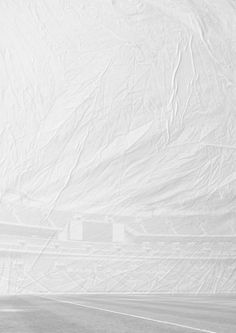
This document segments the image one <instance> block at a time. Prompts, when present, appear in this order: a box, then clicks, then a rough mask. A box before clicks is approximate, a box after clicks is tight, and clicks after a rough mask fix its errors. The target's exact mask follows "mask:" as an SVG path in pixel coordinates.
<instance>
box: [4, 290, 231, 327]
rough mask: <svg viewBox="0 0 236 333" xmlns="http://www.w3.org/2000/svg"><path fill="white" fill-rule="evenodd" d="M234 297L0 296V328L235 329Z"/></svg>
mask: <svg viewBox="0 0 236 333" xmlns="http://www.w3.org/2000/svg"><path fill="white" fill-rule="evenodd" d="M235 313H236V296H232V295H230V296H226V295H224V296H223V295H222V296H203V295H194V296H193V295H192V296H190V295H75V296H74V295H66V296H64V295H50V296H49V295H44V296H8V297H6V296H4V297H3V296H2V297H1V299H0V332H1V333H94V332H96V333H154V332H155V333H167V332H168V333H174V332H176V333H180V332H183V333H194V332H205V333H207V332H208V333H213V332H216V333H235V332H236V316H235Z"/></svg>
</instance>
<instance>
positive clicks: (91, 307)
mask: <svg viewBox="0 0 236 333" xmlns="http://www.w3.org/2000/svg"><path fill="white" fill-rule="evenodd" d="M39 297H40V298H45V299H49V300H51V301H56V302H58V303H66V304H72V305H76V306H80V307H83V308H87V309H93V310H99V311H105V312H110V313H114V314H119V315H122V316H127V317H133V318H138V319H142V320H147V321H152V322H155V323H159V324H163V325H168V326H175V327H181V328H186V329H188V330H191V331H195V332H203V333H217V332H215V331H209V330H205V329H202V328H196V327H192V326H187V325H182V324H178V323H174V322H171V321H165V320H158V319H153V318H149V317H142V316H138V315H134V314H130V313H125V312H119V311H113V310H108V309H104V308H99V307H95V306H90V305H85V304H81V303H74V302H70V301H64V300H60V299H57V298H51V297H47V296H39Z"/></svg>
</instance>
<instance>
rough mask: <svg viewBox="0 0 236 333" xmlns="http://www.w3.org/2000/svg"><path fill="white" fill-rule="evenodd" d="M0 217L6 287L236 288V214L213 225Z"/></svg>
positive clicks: (21, 214) (20, 214)
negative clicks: (214, 226)
mask: <svg viewBox="0 0 236 333" xmlns="http://www.w3.org/2000/svg"><path fill="white" fill-rule="evenodd" d="M0 217H1V222H0V234H1V236H0V237H1V243H0V253H1V280H0V291H1V293H3V294H5V293H8V294H19V293H24V294H28V293H37V294H38V293H188V292H191V293H205V294H206V293H207V294H210V293H212V294H215V293H234V292H236V284H235V281H236V271H235V260H236V232H235V228H236V226H235V223H234V220H233V219H229V221H228V222H227V223H225V222H224V224H223V225H222V228H220V226H219V223H218V224H217V228H212V224H213V222H212V223H209V222H207V223H198V222H194V223H188V222H187V221H185V222H183V221H179V223H177V222H176V221H175V222H174V223H171V222H168V221H163V222H160V221H158V220H156V219H154V218H150V219H147V218H146V219H144V218H143V219H133V218H130V217H125V216H123V217H117V216H114V217H111V216H109V217H107V216H98V215H90V216H89V215H87V216H82V215H78V214H68V213H63V212H60V211H57V212H53V214H51V216H50V218H49V217H47V216H46V215H45V214H42V213H41V212H40V211H39V210H36V209H30V210H28V209H27V210H24V209H22V208H21V209H17V208H16V209H15V210H14V213H13V212H10V211H7V210H2V211H1V215H0ZM220 231H221V233H220ZM222 231H223V232H222Z"/></svg>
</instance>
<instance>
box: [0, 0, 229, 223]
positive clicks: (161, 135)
mask: <svg viewBox="0 0 236 333" xmlns="http://www.w3.org/2000/svg"><path fill="white" fill-rule="evenodd" d="M0 25H1V29H0V120H1V121H0V134H1V140H0V152H1V154H0V192H1V205H2V206H3V207H7V208H11V207H14V206H15V205H23V206H35V207H39V208H42V209H49V210H53V209H61V210H67V211H79V212H81V213H101V214H118V215H133V216H139V215H140V216H142V215H155V216H159V218H160V220H161V219H166V218H167V219H169V218H170V219H171V220H173V221H174V220H175V219H178V220H179V219H180V218H181V217H183V216H184V217H185V218H186V217H189V220H192V219H193V220H194V219H197V220H202V221H206V220H207V219H209V218H210V219H211V220H212V219H214V218H215V219H216V221H222V222H225V221H226V220H230V221H233V220H234V218H235V217H234V212H235V206H236V205H235V196H236V109H235V105H236V94H235V68H236V66H235V65H236V29H235V26H236V4H235V1H233V0H231V1H230V0H215V1H210V0H204V1H203V0H192V1H191V0H178V1H177V0H158V1H154V0H152V1H151V0H150V1H149V0H143V1H141V0H130V1H129V0H127V1H126V0H113V1H108V0H100V1H99V0H71V1H63V0H50V1H49V0H48V1H43V0H35V1H31V0H20V1H13V0H7V1H1V2H0Z"/></svg>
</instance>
